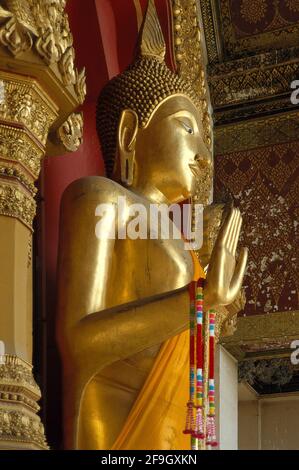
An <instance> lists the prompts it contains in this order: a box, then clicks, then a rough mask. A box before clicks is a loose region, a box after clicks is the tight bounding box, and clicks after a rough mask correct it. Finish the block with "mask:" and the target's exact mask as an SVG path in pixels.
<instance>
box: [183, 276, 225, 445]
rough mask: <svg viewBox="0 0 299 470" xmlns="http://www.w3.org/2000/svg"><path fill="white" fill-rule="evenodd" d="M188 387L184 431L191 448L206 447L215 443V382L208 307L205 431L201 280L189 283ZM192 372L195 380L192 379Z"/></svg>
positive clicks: (212, 330) (212, 325) (213, 314)
mask: <svg viewBox="0 0 299 470" xmlns="http://www.w3.org/2000/svg"><path fill="white" fill-rule="evenodd" d="M189 292H190V390H189V401H188V403H187V418H186V427H185V430H184V431H183V432H184V434H189V435H190V436H191V448H192V449H193V450H197V449H198V447H199V444H200V443H204V442H205V443H206V445H207V447H208V448H209V447H215V446H217V440H216V425H215V383H214V354H215V319H216V312H215V310H209V312H208V315H207V317H208V321H209V355H208V357H207V358H206V359H207V360H208V361H209V367H208V370H209V377H208V380H209V382H208V385H209V388H208V406H209V411H208V416H207V418H206V432H205V426H204V376H203V372H204V369H205V367H204V359H205V358H204V341H203V330H204V311H203V301H204V280H203V279H199V280H198V281H197V282H192V283H191V284H190V289H189ZM195 372H196V381H195Z"/></svg>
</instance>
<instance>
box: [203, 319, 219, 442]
mask: <svg viewBox="0 0 299 470" xmlns="http://www.w3.org/2000/svg"><path fill="white" fill-rule="evenodd" d="M215 319H216V312H215V310H209V392H208V400H209V414H208V416H207V423H206V424H207V425H206V432H207V434H206V444H207V446H209V447H216V446H217V445H218V443H217V437H216V423H215V380H214V355H215Z"/></svg>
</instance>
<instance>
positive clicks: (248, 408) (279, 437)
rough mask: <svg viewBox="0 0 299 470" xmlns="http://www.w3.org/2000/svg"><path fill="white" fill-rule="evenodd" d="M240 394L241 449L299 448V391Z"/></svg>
mask: <svg viewBox="0 0 299 470" xmlns="http://www.w3.org/2000/svg"><path fill="white" fill-rule="evenodd" d="M247 398H249V399H244V397H243V395H242V392H241V394H240V396H239V449H240V450H299V430H298V422H299V393H293V394H288V395H285V394H284V395H273V396H267V397H258V396H257V395H256V394H254V393H252V396H251V397H247Z"/></svg>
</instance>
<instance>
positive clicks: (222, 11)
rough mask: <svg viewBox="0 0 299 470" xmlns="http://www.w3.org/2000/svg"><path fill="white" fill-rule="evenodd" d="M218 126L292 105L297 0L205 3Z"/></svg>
mask: <svg viewBox="0 0 299 470" xmlns="http://www.w3.org/2000/svg"><path fill="white" fill-rule="evenodd" d="M200 5H201V11H202V17H203V24H204V32H205V38H206V46H207V55H208V59H209V65H208V76H209V86H210V94H211V101H212V105H213V108H214V117H215V123H216V124H217V125H221V124H226V123H228V122H234V121H236V120H241V119H245V118H246V119H247V118H249V117H256V116H259V115H269V114H271V113H272V112H274V111H275V112H277V111H279V110H282V109H283V110H284V111H286V110H288V109H292V107H293V105H292V103H291V101H290V95H291V89H290V85H291V82H292V81H293V80H296V79H298V74H299V48H298V43H299V13H295V8H296V7H297V3H296V2H295V3H294V2H292V0H289V1H288V0H282V1H281V2H278V1H276V0H250V1H249V0H223V1H222V2H217V1H216V0H202V1H201V2H200Z"/></svg>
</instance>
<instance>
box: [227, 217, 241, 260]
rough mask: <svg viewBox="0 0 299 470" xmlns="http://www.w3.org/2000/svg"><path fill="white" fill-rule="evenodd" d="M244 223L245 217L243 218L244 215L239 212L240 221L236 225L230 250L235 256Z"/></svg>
mask: <svg viewBox="0 0 299 470" xmlns="http://www.w3.org/2000/svg"><path fill="white" fill-rule="evenodd" d="M242 223H243V219H242V216H241V214H240V212H239V218H238V221H237V223H236V225H235V230H234V233H233V235H232V240H231V245H230V247H229V249H230V252H231V254H232V255H233V256H235V255H236V250H237V246H238V241H239V236H240V231H241V227H242Z"/></svg>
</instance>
